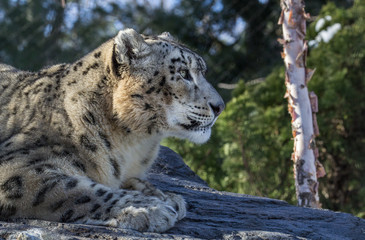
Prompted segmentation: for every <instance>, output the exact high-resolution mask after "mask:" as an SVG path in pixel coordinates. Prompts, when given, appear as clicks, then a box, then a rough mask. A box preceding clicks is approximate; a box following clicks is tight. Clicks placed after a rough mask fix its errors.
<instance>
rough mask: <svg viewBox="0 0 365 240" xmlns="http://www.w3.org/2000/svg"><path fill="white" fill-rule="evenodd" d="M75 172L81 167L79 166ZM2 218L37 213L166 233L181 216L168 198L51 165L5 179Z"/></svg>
mask: <svg viewBox="0 0 365 240" xmlns="http://www.w3.org/2000/svg"><path fill="white" fill-rule="evenodd" d="M75 172H76V171H75ZM0 213H1V218H3V217H4V213H6V216H5V217H6V218H8V219H9V218H38V219H44V220H50V221H59V222H74V223H85V224H95V225H105V226H113V227H123V228H131V229H136V230H139V231H153V232H162V231H166V230H167V229H169V228H171V227H172V226H173V225H174V224H175V222H176V221H177V219H178V214H177V212H176V211H175V209H174V208H173V207H172V206H171V205H170V204H168V203H167V202H166V201H162V200H160V199H159V198H157V197H153V196H146V195H144V194H143V193H141V192H139V191H134V190H123V189H111V188H109V187H107V186H105V185H102V184H98V183H96V182H94V181H92V180H91V179H89V178H88V177H85V176H81V175H75V174H66V173H64V172H63V171H62V170H60V169H57V168H54V166H52V165H51V164H44V165H38V166H37V167H36V168H32V169H26V171H25V170H23V171H16V173H14V174H8V175H7V176H6V177H4V174H3V175H2V177H1V178H0Z"/></svg>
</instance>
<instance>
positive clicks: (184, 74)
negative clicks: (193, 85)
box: [179, 69, 193, 81]
mask: <svg viewBox="0 0 365 240" xmlns="http://www.w3.org/2000/svg"><path fill="white" fill-rule="evenodd" d="M179 73H180V75H181V77H182V78H184V79H185V80H187V81H192V80H193V78H192V77H191V75H190V73H189V70H187V69H181V70H180V71H179Z"/></svg>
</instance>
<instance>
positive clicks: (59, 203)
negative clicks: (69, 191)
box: [49, 199, 66, 212]
mask: <svg viewBox="0 0 365 240" xmlns="http://www.w3.org/2000/svg"><path fill="white" fill-rule="evenodd" d="M65 202H66V200H65V199H62V200H59V201H57V202H55V203H53V204H51V206H50V207H49V209H50V210H51V212H55V211H57V210H58V209H60V208H61V207H62V206H63V204H64V203H65Z"/></svg>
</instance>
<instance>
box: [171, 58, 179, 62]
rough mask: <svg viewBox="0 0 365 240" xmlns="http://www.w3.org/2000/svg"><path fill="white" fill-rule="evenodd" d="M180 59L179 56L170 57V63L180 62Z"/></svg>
mask: <svg viewBox="0 0 365 240" xmlns="http://www.w3.org/2000/svg"><path fill="white" fill-rule="evenodd" d="M180 61H181V59H180V58H172V59H171V62H172V63H175V62H180Z"/></svg>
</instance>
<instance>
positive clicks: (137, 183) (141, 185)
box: [123, 178, 186, 220]
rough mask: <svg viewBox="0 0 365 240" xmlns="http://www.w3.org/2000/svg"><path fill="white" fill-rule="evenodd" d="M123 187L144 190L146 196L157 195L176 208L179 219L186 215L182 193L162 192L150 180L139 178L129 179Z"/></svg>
mask: <svg viewBox="0 0 365 240" xmlns="http://www.w3.org/2000/svg"><path fill="white" fill-rule="evenodd" d="M123 188H126V189H131V190H137V191H140V192H142V193H143V194H144V195H145V196H155V197H157V198H159V199H160V200H162V201H164V202H166V203H167V204H169V205H170V206H172V207H173V208H174V209H175V211H176V212H177V213H178V219H179V220H180V219H182V218H184V217H185V216H186V203H185V200H184V199H183V198H182V197H181V196H180V195H177V194H174V193H170V192H162V191H161V190H159V189H157V188H155V187H154V186H153V185H152V184H151V183H149V182H148V181H146V180H142V179H139V178H130V179H128V180H127V181H126V182H125V184H124V185H123Z"/></svg>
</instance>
